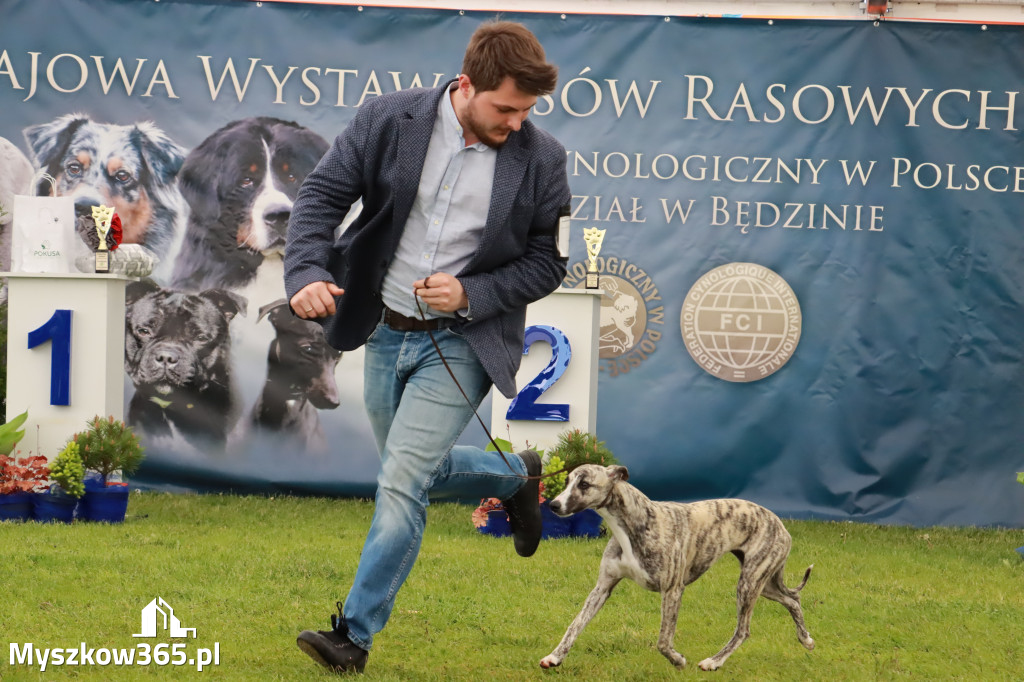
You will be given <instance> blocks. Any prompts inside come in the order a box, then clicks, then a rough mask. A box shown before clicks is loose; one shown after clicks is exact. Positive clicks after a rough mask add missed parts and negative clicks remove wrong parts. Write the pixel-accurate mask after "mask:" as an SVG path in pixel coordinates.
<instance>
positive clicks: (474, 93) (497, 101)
mask: <svg viewBox="0 0 1024 682" xmlns="http://www.w3.org/2000/svg"><path fill="white" fill-rule="evenodd" d="M459 88H460V89H462V90H463V93H464V94H465V95H466V99H467V102H466V109H465V111H464V113H463V118H464V120H463V121H461V123H462V125H463V127H464V128H465V129H466V130H467V131H468V132H469V133H471V134H472V135H473V136H475V137H476V138H477V139H478V140H480V141H481V142H483V143H484V144H486V145H487V146H488V147H494V148H498V147H500V146H501V145H503V144H504V143H505V140H507V139H508V136H509V133H511V132H512V131H513V130H519V128H520V127H521V126H522V124H523V121H525V120H526V117H527V115H528V114H529V113H530V109H532V108H533V105H534V104H536V103H537V96H536V95H528V94H526V93H525V92H522V91H521V90H519V88H517V87H516V84H515V81H514V80H512V79H511V78H506V79H505V80H504V81H502V83H501V85H500V86H499V87H498V89H497V90H487V91H483V92H481V91H479V90H477V89H476V88H474V87H473V85H472V83H470V82H469V78H467V77H466V76H465V75H463V76H460V77H459Z"/></svg>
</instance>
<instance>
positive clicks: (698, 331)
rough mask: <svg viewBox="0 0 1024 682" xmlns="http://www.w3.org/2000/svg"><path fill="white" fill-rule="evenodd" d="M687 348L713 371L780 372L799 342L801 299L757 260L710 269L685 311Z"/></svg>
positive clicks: (729, 376)
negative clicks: (757, 262) (756, 261)
mask: <svg viewBox="0 0 1024 682" xmlns="http://www.w3.org/2000/svg"><path fill="white" fill-rule="evenodd" d="M679 322H680V328H681V331H682V335H683V342H684V343H685V344H686V350H687V351H689V352H690V355H691V356H692V357H693V359H694V361H695V362H696V363H697V364H698V365H700V366H701V367H702V368H703V369H704V370H705V371H707V372H708V373H709V374H713V375H714V376H716V377H718V378H719V379H724V380H726V381H739V382H746V381H756V380H758V379H763V378H765V377H767V376H769V375H770V374H773V373H775V372H776V371H777V370H779V369H780V368H781V367H782V366H783V365H785V364H786V362H788V361H789V359H790V358H791V357H792V355H793V351H795V350H796V346H797V343H799V342H800V329H801V326H802V324H801V323H802V316H801V313H800V302H799V301H797V298H796V294H794V293H793V290H792V289H791V288H790V287H789V284H788V283H787V282H786V281H785V280H784V279H782V278H781V277H780V276H779V275H778V274H776V273H774V272H772V271H771V270H769V269H768V268H766V267H764V266H762V265H757V264H756V263H727V264H726V265H721V266H719V267H717V268H715V269H714V270H711V271H710V272H707V273H705V274H704V275H703V276H702V277H701V278H700V279H698V280H697V282H696V283H695V284H694V285H693V287H692V288H691V289H690V291H689V292H688V293H687V294H686V300H685V302H684V303H683V310H682V313H681V314H680V320H679Z"/></svg>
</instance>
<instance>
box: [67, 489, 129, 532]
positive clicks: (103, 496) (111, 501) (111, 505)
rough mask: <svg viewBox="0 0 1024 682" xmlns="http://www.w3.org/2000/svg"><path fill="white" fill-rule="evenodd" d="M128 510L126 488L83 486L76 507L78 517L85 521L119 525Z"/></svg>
mask: <svg viewBox="0 0 1024 682" xmlns="http://www.w3.org/2000/svg"><path fill="white" fill-rule="evenodd" d="M127 510H128V486H126V485H109V486H102V487H100V486H95V485H93V486H90V485H88V484H87V485H86V486H85V495H83V496H82V500H81V502H79V505H78V517H79V518H80V519H83V520H85V521H101V522H105V523H121V522H122V521H124V515H125V512H126V511H127Z"/></svg>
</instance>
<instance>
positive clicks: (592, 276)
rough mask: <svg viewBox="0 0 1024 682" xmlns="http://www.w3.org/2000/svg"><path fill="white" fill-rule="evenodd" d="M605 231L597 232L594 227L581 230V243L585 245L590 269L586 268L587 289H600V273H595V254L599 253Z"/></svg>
mask: <svg viewBox="0 0 1024 682" xmlns="http://www.w3.org/2000/svg"><path fill="white" fill-rule="evenodd" d="M605 232H607V230H599V229H597V228H596V227H585V228H583V241H585V242H586V243H587V257H588V259H589V260H590V267H588V268H587V284H586V288H587V289H600V288H601V273H599V272H598V271H597V254H599V253H601V243H602V242H603V241H604V233H605Z"/></svg>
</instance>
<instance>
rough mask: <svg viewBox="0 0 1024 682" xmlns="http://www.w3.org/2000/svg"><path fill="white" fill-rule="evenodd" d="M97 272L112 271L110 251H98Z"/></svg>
mask: <svg viewBox="0 0 1024 682" xmlns="http://www.w3.org/2000/svg"><path fill="white" fill-rule="evenodd" d="M96 272H99V273H107V272H110V252H109V251H97V252H96Z"/></svg>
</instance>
